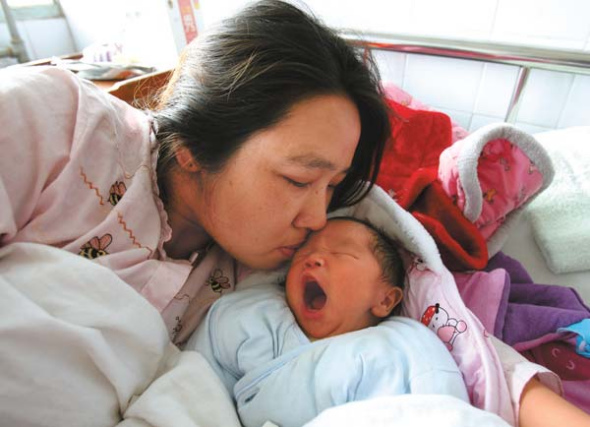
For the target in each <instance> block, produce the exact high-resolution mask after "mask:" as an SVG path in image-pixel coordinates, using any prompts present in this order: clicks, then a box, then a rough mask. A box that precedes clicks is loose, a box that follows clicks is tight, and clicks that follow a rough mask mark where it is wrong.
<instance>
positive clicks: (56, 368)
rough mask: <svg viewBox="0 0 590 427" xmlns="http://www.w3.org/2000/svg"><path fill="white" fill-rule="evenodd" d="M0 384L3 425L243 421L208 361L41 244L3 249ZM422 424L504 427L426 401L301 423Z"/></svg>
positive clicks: (140, 305)
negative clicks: (173, 341)
mask: <svg viewBox="0 0 590 427" xmlns="http://www.w3.org/2000/svg"><path fill="white" fill-rule="evenodd" d="M0 377H1V378H2V386H1V387H0V420H1V421H2V425H6V426H19V427H27V426H49V427H51V426H56V427H57V426H60V427H61V426H115V425H118V426H122V427H147V426H159V427H185V426H186V427H189V426H191V427H192V426H201V427H215V426H220V427H222V426H223V427H238V426H239V425H240V424H239V421H238V418H237V415H236V413H235V410H234V406H233V402H232V401H231V399H230V397H229V396H228V394H227V392H226V391H225V388H224V387H223V385H222V384H221V382H220V380H219V379H218V378H217V377H216V376H215V374H214V373H213V371H212V370H211V368H210V367H209V365H207V363H206V362H205V360H204V359H203V358H202V357H201V356H200V355H199V354H198V353H196V352H180V351H179V350H177V349H176V347H174V346H173V345H172V344H171V343H170V342H169V340H168V335H167V332H166V329H165V326H164V323H163V322H162V320H161V318H160V315H159V313H158V312H157V311H156V310H155V309H154V308H153V307H152V306H151V305H149V303H147V302H146V301H145V300H144V298H143V297H141V296H140V295H139V294H137V293H136V292H135V291H134V290H132V289H131V288H130V287H129V286H128V285H126V284H125V283H124V282H122V281H121V280H120V279H119V278H118V277H117V276H116V275H115V274H113V273H112V272H111V271H110V270H108V269H106V268H104V267H101V266H99V265H96V264H94V263H92V262H90V261H88V260H86V259H84V258H81V257H79V256H76V255H73V254H71V253H69V252H65V251H61V250H59V249H55V248H51V247H48V246H42V245H37V244H30V243H16V244H13V245H10V246H7V247H4V248H2V249H0ZM343 420H346V422H344V421H343ZM427 420H428V421H429V424H431V423H430V422H432V424H434V421H436V425H442V426H444V425H449V426H450V425H453V426H479V425H489V426H498V427H500V426H506V425H507V424H505V423H504V422H503V421H502V420H501V419H500V418H499V417H497V416H495V415H493V414H491V413H487V412H484V411H481V410H478V409H475V408H473V407H471V406H470V405H468V404H466V403H463V402H461V401H460V400H458V399H453V398H450V397H448V396H436V395H429V396H421V397H419V396H398V397H391V398H387V399H378V400H375V401H364V402H355V403H354V404H352V405H344V406H341V407H337V408H332V409H330V410H328V411H326V412H324V413H322V414H321V415H320V416H319V417H318V418H317V419H316V420H314V421H313V422H312V423H311V424H309V427H331V426H336V425H338V426H339V427H342V426H347V425H355V426H360V427H363V426H366V427H375V426H385V425H387V426H392V427H394V426H406V425H408V426H409V425H427V424H426V421H427ZM484 421H485V423H484ZM445 422H446V424H445ZM441 423H442V424H441Z"/></svg>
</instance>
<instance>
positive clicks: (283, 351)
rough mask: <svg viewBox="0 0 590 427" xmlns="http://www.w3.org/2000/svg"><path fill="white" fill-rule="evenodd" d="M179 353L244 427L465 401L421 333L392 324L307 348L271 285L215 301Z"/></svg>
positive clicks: (290, 425) (456, 374) (288, 425)
mask: <svg viewBox="0 0 590 427" xmlns="http://www.w3.org/2000/svg"><path fill="white" fill-rule="evenodd" d="M186 349H187V350H196V351H199V352H201V353H202V354H203V355H204V356H205V358H206V359H207V360H208V361H209V363H210V364H211V366H212V367H213V369H214V370H215V371H216V372H217V374H218V375H219V376H220V378H221V379H222V381H223V383H224V384H225V386H226V387H227V389H228V391H229V392H230V394H231V395H232V396H234V398H235V401H236V406H237V409H238V413H239V415H240V419H241V421H242V423H243V425H244V426H246V427H261V426H262V425H263V424H264V422H266V421H272V422H273V423H275V424H277V425H279V426H280V427H300V426H302V425H303V424H305V423H306V422H308V421H310V420H311V419H313V418H314V417H315V416H317V415H318V414H319V413H320V412H321V411H323V410H325V409H327V408H330V407H332V406H336V405H341V404H344V403H346V402H351V401H357V400H363V399H368V398H371V397H376V396H384V395H399V394H408V393H419V394H446V395H452V396H455V397H459V398H461V399H463V400H465V401H469V400H468V397H467V391H466V388H465V384H464V382H463V378H462V376H461V373H460V371H459V369H458V368H457V365H456V363H455V361H454V360H453V358H452V357H451V355H450V353H449V352H448V350H447V349H446V348H445V346H444V345H443V343H442V342H441V341H440V340H439V339H438V338H437V336H436V335H435V334H434V333H433V332H432V331H430V330H429V329H428V328H427V327H426V326H424V325H422V324H421V323H419V322H417V321H415V320H412V319H408V318H404V317H392V318H390V319H388V320H385V321H383V322H381V323H380V324H379V325H378V326H375V327H371V328H367V329H363V330H360V331H356V332H351V333H347V334H343V335H339V336H336V337H331V338H326V339H322V340H318V341H314V342H310V340H309V339H308V338H307V337H306V336H305V334H304V333H303V332H302V330H301V329H300V328H299V326H298V324H297V322H296V321H295V318H294V316H293V314H292V313H291V311H290V310H289V307H288V306H287V304H286V301H285V293H284V290H283V289H282V288H281V287H280V286H278V285H274V284H264V285H259V286H253V287H250V288H247V289H243V290H238V291H236V292H234V293H232V294H229V295H226V296H223V298H220V299H219V300H218V301H217V302H216V303H215V304H214V305H213V306H212V307H211V309H210V311H209V313H208V315H207V317H206V319H205V320H204V322H203V323H202V324H201V326H200V327H199V329H198V330H197V331H196V332H195V334H194V335H193V336H192V337H191V339H190V340H189V342H188V344H187V347H186Z"/></svg>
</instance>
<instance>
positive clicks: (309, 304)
mask: <svg viewBox="0 0 590 427" xmlns="http://www.w3.org/2000/svg"><path fill="white" fill-rule="evenodd" d="M404 280H405V271H404V266H403V263H402V260H401V257H400V254H399V252H398V245H397V244H396V243H395V242H394V241H393V240H392V239H390V238H389V237H387V236H386V235H385V234H383V233H382V232H380V231H378V230H377V229H376V228H375V227H373V226H372V225H370V224H369V223H366V222H364V221H359V220H357V219H355V218H349V217H341V218H332V219H330V220H329V221H328V224H327V225H326V226H325V227H324V228H323V229H322V230H320V231H317V232H315V233H312V234H311V235H310V237H309V239H308V240H307V242H306V243H305V245H303V246H302V247H301V248H300V249H299V250H298V251H297V253H296V254H295V256H294V257H293V261H292V263H291V267H290V268H289V272H288V274H287V281H286V292H287V303H288V304H289V307H290V308H291V310H292V311H293V313H294V315H295V318H296V319H297V322H298V323H299V326H300V327H301V328H302V329H303V331H304V332H305V333H306V334H307V336H308V337H310V338H314V339H319V338H326V337H330V336H334V335H339V334H343V333H346V332H351V331H356V330H359V329H363V328H366V327H369V326H373V325H376V324H377V323H379V322H380V321H381V320H382V319H384V318H386V317H388V316H389V315H390V314H392V312H393V310H394V308H395V307H396V306H397V305H398V304H399V303H400V301H401V300H402V297H403V286H404Z"/></svg>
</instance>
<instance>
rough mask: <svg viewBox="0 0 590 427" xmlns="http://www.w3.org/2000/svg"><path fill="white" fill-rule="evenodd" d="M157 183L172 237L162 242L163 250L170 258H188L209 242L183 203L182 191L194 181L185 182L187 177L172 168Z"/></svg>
mask: <svg viewBox="0 0 590 427" xmlns="http://www.w3.org/2000/svg"><path fill="white" fill-rule="evenodd" d="M159 184H160V192H161V193H163V194H164V195H165V198H164V200H163V202H164V206H165V209H166V213H167V215H168V224H169V225H170V228H171V229H172V237H171V238H170V240H168V241H167V242H166V243H164V250H165V251H166V254H167V255H168V256H170V257H171V258H176V259H188V258H189V257H190V256H191V255H192V254H193V253H194V252H196V251H200V250H204V249H206V248H207V247H208V246H209V244H210V243H211V237H210V236H209V235H208V234H207V232H206V231H205V229H204V228H203V227H202V226H201V224H200V223H199V222H197V220H196V219H195V218H194V217H193V216H192V215H190V211H187V209H186V204H185V203H183V200H185V198H186V196H187V195H186V194H183V193H182V192H183V190H184V191H185V192H186V191H187V190H188V189H189V188H190V187H191V186H192V185H194V182H193V183H191V182H187V177H186V176H183V174H182V173H180V172H179V171H178V170H176V169H174V168H173V169H172V170H170V171H168V173H166V174H165V175H164V177H163V179H162V181H161V182H160V183H159Z"/></svg>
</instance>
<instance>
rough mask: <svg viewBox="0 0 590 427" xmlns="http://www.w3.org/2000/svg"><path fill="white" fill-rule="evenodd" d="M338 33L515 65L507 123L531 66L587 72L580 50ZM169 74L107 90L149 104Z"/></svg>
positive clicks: (587, 57) (375, 43)
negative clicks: (514, 77)
mask: <svg viewBox="0 0 590 427" xmlns="http://www.w3.org/2000/svg"><path fill="white" fill-rule="evenodd" d="M341 35H342V36H343V38H345V39H346V40H348V41H349V42H350V43H352V44H354V45H356V46H358V47H360V48H362V49H365V50H382V51H389V52H399V53H408V54H418V55H429V56H439V57H445V58H452V59H467V60H472V61H480V62H488V63H497V64H504V65H513V66H517V67H518V74H517V78H516V83H515V86H514V88H513V91H512V96H511V100H510V103H509V106H508V109H507V112H506V115H505V117H504V121H505V122H507V123H514V122H515V120H516V117H517V114H518V109H519V106H520V103H521V100H522V94H523V92H524V89H525V87H526V84H527V81H528V77H529V74H530V72H531V70H533V69H540V70H547V71H557V72H563V73H570V74H582V75H590V53H583V52H580V51H573V50H570V51H567V50H557V49H544V48H543V49H541V48H533V47H523V46H517V45H509V44H492V43H486V42H477V41H465V40H457V39H442V38H432V37H420V36H416V35H404V34H379V33H363V34H362V36H361V35H358V34H356V33H353V32H351V31H346V30H344V31H343V32H342V33H341ZM170 75H171V71H170V70H162V71H158V72H155V73H151V74H148V75H144V76H140V77H136V78H133V79H130V80H126V81H123V82H120V83H118V84H116V85H115V86H113V87H112V88H111V89H110V90H109V92H111V93H112V94H113V95H115V96H117V97H119V98H121V99H123V100H125V101H127V102H130V103H134V104H135V105H138V104H139V105H140V106H143V107H146V106H148V107H152V106H153V105H152V103H151V102H150V98H153V94H154V93H155V91H157V89H159V88H161V87H162V86H163V85H164V84H165V83H166V82H167V81H168V78H169V77H170Z"/></svg>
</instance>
